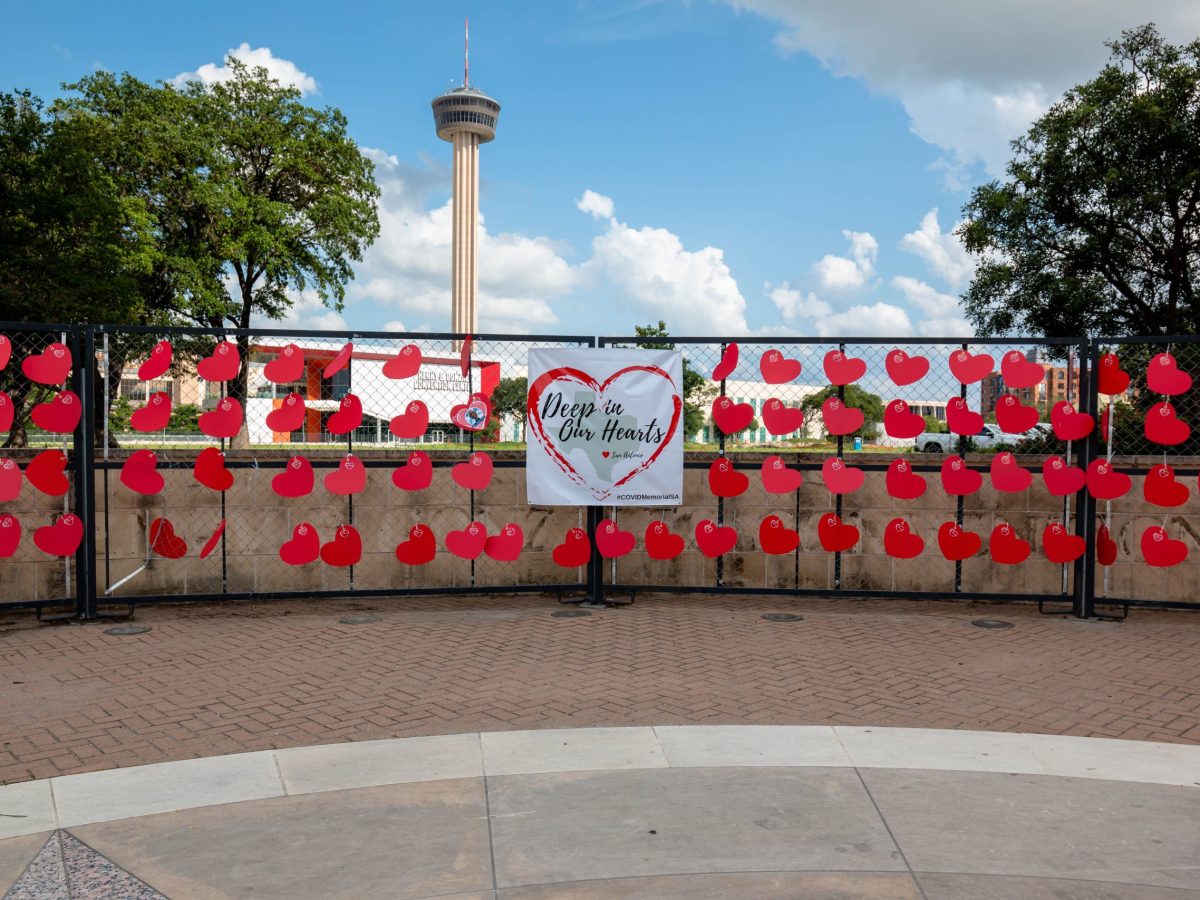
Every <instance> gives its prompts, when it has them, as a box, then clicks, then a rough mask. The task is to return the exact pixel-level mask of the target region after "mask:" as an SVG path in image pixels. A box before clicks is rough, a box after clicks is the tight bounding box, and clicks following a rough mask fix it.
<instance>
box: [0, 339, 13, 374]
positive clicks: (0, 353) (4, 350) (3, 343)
mask: <svg viewBox="0 0 1200 900" xmlns="http://www.w3.org/2000/svg"><path fill="white" fill-rule="evenodd" d="M11 356H12V341H10V340H9V339H8V335H7V334H0V372H3V371H4V370H5V369H6V368H8V360H9V358H10V357H11Z"/></svg>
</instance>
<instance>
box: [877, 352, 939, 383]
mask: <svg viewBox="0 0 1200 900" xmlns="http://www.w3.org/2000/svg"><path fill="white" fill-rule="evenodd" d="M883 365H884V368H886V369H887V373H888V377H889V378H891V379H892V382H893V383H895V384H897V385H899V386H900V387H904V385H906V384H913V383H914V382H917V381H920V380H921V379H922V378H924V377H925V376H926V374H928V372H929V360H928V359H926V358H925V357H924V356H909V355H908V354H907V353H905V352H904V351H903V350H901V349H899V348H897V349H895V350H892V351H890V352H889V353H888V355H887V357H886V358H885V359H884V361H883Z"/></svg>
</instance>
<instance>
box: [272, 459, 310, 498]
mask: <svg viewBox="0 0 1200 900" xmlns="http://www.w3.org/2000/svg"><path fill="white" fill-rule="evenodd" d="M315 482H316V476H315V475H314V474H313V467H312V463H310V462H309V461H308V460H307V459H305V458H304V457H303V456H293V457H292V458H291V459H289V460H288V461H287V465H286V466H284V469H283V471H282V472H280V473H279V474H278V475H276V476H275V477H274V478H272V479H271V490H273V491H274V492H275V493H276V494H278V495H279V496H280V497H305V496H307V495H309V494H311V493H312V489H313V484H314V483H315Z"/></svg>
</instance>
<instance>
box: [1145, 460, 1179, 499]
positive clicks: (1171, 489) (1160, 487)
mask: <svg viewBox="0 0 1200 900" xmlns="http://www.w3.org/2000/svg"><path fill="white" fill-rule="evenodd" d="M1190 495H1191V491H1190V490H1188V486H1187V485H1186V484H1184V483H1183V482H1182V481H1176V480H1175V470H1174V469H1172V468H1171V467H1170V466H1168V465H1166V464H1165V463H1159V464H1158V465H1155V466H1151V467H1150V471H1149V472H1147V473H1146V477H1145V478H1143V479H1142V496H1144V497H1145V498H1146V502H1147V503H1153V504H1154V505H1155V506H1165V507H1174V506H1183V504H1185V503H1187V501H1188V497H1189V496H1190Z"/></svg>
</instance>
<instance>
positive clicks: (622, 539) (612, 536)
mask: <svg viewBox="0 0 1200 900" xmlns="http://www.w3.org/2000/svg"><path fill="white" fill-rule="evenodd" d="M636 545H637V538H636V537H634V534H633V532H632V531H622V530H621V529H620V528H618V527H617V523H616V522H614V521H613V520H612V519H604V520H603V521H602V522H601V523H600V524H599V525H597V526H596V549H597V550H599V551H600V555H601V556H603V557H604V558H605V559H618V558H620V557H622V556H624V555H625V554H626V553H629V552H631V551H632V550H633V548H634V547H635V546H636Z"/></svg>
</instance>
